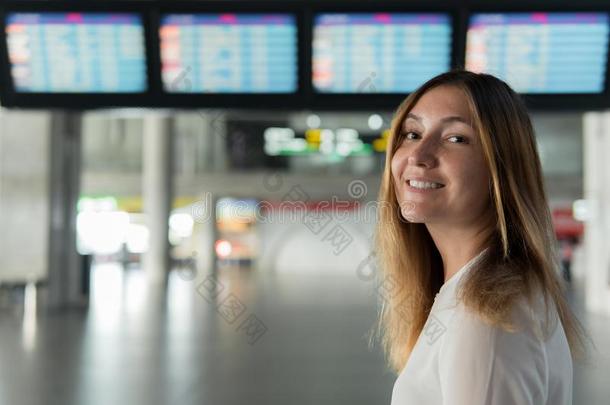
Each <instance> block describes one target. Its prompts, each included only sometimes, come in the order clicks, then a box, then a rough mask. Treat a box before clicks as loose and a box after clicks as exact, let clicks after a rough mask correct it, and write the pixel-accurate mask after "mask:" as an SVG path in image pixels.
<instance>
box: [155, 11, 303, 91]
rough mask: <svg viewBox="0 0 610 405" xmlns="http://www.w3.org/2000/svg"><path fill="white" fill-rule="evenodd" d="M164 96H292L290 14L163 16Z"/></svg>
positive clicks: (293, 60)
mask: <svg viewBox="0 0 610 405" xmlns="http://www.w3.org/2000/svg"><path fill="white" fill-rule="evenodd" d="M159 34H160V39H161V64H162V66H161V70H162V78H163V87H164V89H165V91H166V92H169V93H218V94H222V93H244V94H247V93H294V92H296V91H297V87H298V61H297V40H298V39H297V25H296V19H295V17H294V16H293V15H290V14H244V13H239V14H169V15H165V16H163V18H162V21H161V27H160V33H159Z"/></svg>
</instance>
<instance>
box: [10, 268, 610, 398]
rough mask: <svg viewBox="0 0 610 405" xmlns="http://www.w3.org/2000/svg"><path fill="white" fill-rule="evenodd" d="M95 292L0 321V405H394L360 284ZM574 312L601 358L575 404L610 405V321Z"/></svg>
mask: <svg viewBox="0 0 610 405" xmlns="http://www.w3.org/2000/svg"><path fill="white" fill-rule="evenodd" d="M92 279H93V290H92V296H91V305H90V309H89V311H77V310H74V311H64V312H61V313H55V314H47V315H39V316H38V318H37V319H26V320H25V321H24V319H23V317H22V311H21V312H20V311H19V310H13V311H8V310H3V311H2V312H1V313H0V370H1V371H0V404H10V405H21V404H27V405H30V404H32V405H34V404H45V405H51V404H52V405H54V404H58V405H60V404H61V405H70V404H79V405H80V404H86V405H97V404H112V405H118V404H129V405H133V404H147V405H149V404H179V405H187V404H198V405H201V404H205V405H208V404H211V405H216V404H218V405H232V404H236V405H237V404H239V405H243V404H264V405H274V404H282V405H284V404H291V405H293V404H294V405H299V404H334V405H336V404H343V403H344V404H350V405H358V404H363V405H364V404H367V405H370V404H389V403H390V396H391V390H392V385H393V383H394V379H395V376H394V375H393V374H392V373H391V372H390V371H389V370H388V369H387V368H386V366H385V365H384V362H383V357H382V355H381V351H380V349H379V348H378V347H374V348H372V349H371V348H369V346H368V332H369V331H370V330H371V328H373V327H374V325H375V317H376V310H377V309H376V304H375V302H376V301H375V297H374V291H375V288H374V285H373V284H372V283H373V282H372V281H365V280H363V279H362V278H359V277H358V276H357V275H356V274H355V273H354V275H353V277H351V276H349V275H342V276H331V275H328V274H312V275H308V276H306V275H302V274H299V275H289V274H286V273H281V274H278V275H271V274H267V275H265V276H261V275H257V274H256V273H251V272H248V271H231V272H227V273H224V274H223V276H222V277H220V276H219V277H218V278H209V279H207V281H206V278H205V276H203V275H201V276H198V277H195V278H194V279H193V277H192V274H189V273H181V272H173V273H172V275H171V276H170V279H169V282H168V285H167V288H166V289H163V288H147V287H146V283H145V279H144V278H143V274H142V272H141V271H138V270H127V271H125V270H122V269H121V268H119V267H116V266H112V265H106V266H99V267H97V268H96V270H95V271H94V274H93V276H92ZM204 281H205V282H204ZM214 283H216V284H214ZM571 299H572V300H573V302H574V307H575V308H576V309H577V310H578V311H580V312H579V313H581V317H582V319H583V321H584V322H585V324H586V325H587V326H588V327H589V328H590V331H591V333H592V335H593V338H594V339H595V342H596V344H597V347H598V351H599V352H598V353H596V354H594V356H593V359H592V361H593V363H594V364H591V365H588V366H579V365H576V367H575V368H576V369H575V387H574V388H575V392H574V394H575V401H574V403H575V404H585V405H596V404H600V405H601V404H608V403H610V400H609V398H610V384H609V383H608V381H610V380H609V379H608V378H609V373H610V350H609V349H608V343H610V319H608V318H603V317H599V316H592V315H590V314H583V313H582V309H581V305H580V303H581V302H582V298H581V297H579V295H578V294H576V293H573V297H572V298H571Z"/></svg>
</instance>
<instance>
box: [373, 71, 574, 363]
mask: <svg viewBox="0 0 610 405" xmlns="http://www.w3.org/2000/svg"><path fill="white" fill-rule="evenodd" d="M440 85H451V86H455V87H457V88H459V89H461V90H463V92H464V94H465V96H466V99H467V102H468V105H469V108H470V111H471V114H472V117H473V123H474V127H475V128H474V129H475V131H476V132H477V133H478V136H479V137H480V141H481V144H482V149H483V153H484V157H485V161H486V164H487V167H488V169H489V173H490V179H491V188H490V194H491V195H490V198H491V205H492V209H493V211H495V215H494V216H495V219H496V221H495V228H494V229H493V230H491V232H490V236H489V238H488V239H487V240H486V241H485V243H484V246H485V247H487V248H488V250H487V251H486V254H485V255H483V256H482V259H481V260H479V261H478V262H477V265H476V268H477V270H484V271H470V272H469V276H468V277H467V278H466V279H465V280H464V285H463V288H462V294H461V295H460V297H461V299H462V300H463V302H464V304H465V305H466V306H467V307H469V308H470V309H472V310H474V311H475V312H476V313H478V314H479V315H480V316H481V317H482V319H484V320H485V321H487V322H489V323H491V324H493V325H496V326H499V327H502V328H505V329H507V330H510V329H511V323H510V321H509V314H510V310H511V308H512V307H513V304H515V302H516V301H517V300H518V299H519V298H520V297H522V296H523V295H525V296H526V297H527V298H528V299H531V296H532V293H533V291H534V290H535V289H536V288H538V289H540V290H541V291H542V292H543V296H544V303H545V306H546V309H547V317H548V314H549V311H550V309H549V308H550V305H549V304H550V303H551V302H552V303H554V304H555V308H556V309H557V313H558V315H559V319H560V321H561V324H562V325H563V328H564V330H565V333H566V336H567V339H568V343H569V346H570V351H571V353H572V356H573V357H574V358H580V357H582V355H583V354H584V353H585V345H584V337H585V336H586V335H585V333H584V329H583V328H582V326H581V325H580V323H579V322H578V320H577V319H576V317H575V316H574V315H573V314H572V312H571V310H570V308H569V306H568V304H567V302H566V300H565V298H564V293H563V291H564V286H563V285H562V283H561V281H560V280H559V278H558V276H557V271H556V269H558V268H559V267H558V266H559V261H558V256H557V250H556V244H555V236H554V231H553V226H552V222H551V215H550V212H549V206H548V203H547V198H546V194H545V188H544V183H543V177H542V168H541V165H540V160H539V157H538V152H537V148H536V142H535V136H534V130H533V128H532V124H531V122H530V118H529V115H528V113H527V110H526V107H525V105H524V103H523V102H522V100H521V99H520V97H519V96H518V95H517V94H516V93H515V92H514V91H513V90H512V89H511V88H510V87H509V86H508V85H507V84H506V83H505V82H503V81H502V80H499V79H497V78H496V77H494V76H491V75H488V74H477V73H473V72H468V71H464V70H453V71H450V72H446V73H443V74H441V75H438V76H436V77H434V78H432V79H430V80H429V81H427V82H426V83H424V84H423V85H422V86H421V87H419V88H418V89H417V90H416V91H414V92H413V93H411V94H410V95H409V96H408V97H407V98H406V99H405V100H404V101H403V102H402V103H401V105H400V106H399V107H398V109H397V111H396V113H395V115H394V119H393V121H392V127H391V130H390V135H389V137H388V144H387V150H386V160H385V168H384V172H383V178H382V181H381V187H380V191H379V199H378V203H379V211H378V223H377V228H376V231H375V254H376V256H377V260H378V264H379V268H380V272H379V276H381V279H382V280H384V281H383V282H387V283H388V284H392V285H393V287H392V288H391V293H387V294H385V296H384V297H383V303H382V306H381V310H380V314H379V319H378V325H377V328H378V329H377V332H378V334H380V335H381V339H382V346H383V349H384V352H385V354H386V358H387V361H388V363H389V365H390V367H391V368H392V369H393V371H394V372H396V373H398V372H399V371H400V370H402V368H403V367H404V366H405V364H406V361H407V359H408V357H409V355H410V353H411V351H412V349H413V346H414V345H415V342H416V340H417V338H418V336H419V334H420V332H421V331H422V329H423V327H424V324H425V322H426V320H427V318H428V315H429V313H430V309H431V307H432V303H433V301H434V296H435V294H436V292H438V290H439V288H440V287H441V285H442V283H443V277H444V276H443V263H442V260H441V257H440V254H439V252H438V250H437V248H436V246H435V244H434V241H433V240H432V238H431V236H430V234H429V232H428V230H427V228H426V226H425V224H421V223H410V222H407V221H405V220H404V219H403V218H402V216H401V213H400V207H399V203H398V202H397V200H396V194H395V188H394V181H393V178H392V173H391V165H390V162H391V160H392V157H393V155H394V153H395V151H396V149H397V147H398V145H400V143H401V139H400V134H401V132H402V131H401V130H400V128H401V126H402V124H403V121H404V119H405V117H406V115H407V113H409V111H410V110H411V109H412V108H413V107H414V106H415V104H416V103H417V101H418V100H419V99H420V98H421V96H422V95H423V94H424V93H426V92H427V91H428V90H430V89H432V88H434V87H437V86H440ZM389 290H390V289H386V292H387V291H389ZM547 319H548V318H547Z"/></svg>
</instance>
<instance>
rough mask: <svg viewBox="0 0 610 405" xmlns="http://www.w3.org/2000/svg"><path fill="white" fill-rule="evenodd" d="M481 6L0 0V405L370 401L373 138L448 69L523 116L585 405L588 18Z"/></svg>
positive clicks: (522, 5) (606, 299)
mask: <svg viewBox="0 0 610 405" xmlns="http://www.w3.org/2000/svg"><path fill="white" fill-rule="evenodd" d="M487 3H488V2H484V1H456V0H454V1H449V2H447V1H444V2H439V1H426V2H421V1H402V2H382V3H375V4H373V3H371V2H364V1H349V2H348V1H308V2H307V1H266V2H256V1H228V0H227V1H225V0H217V1H194V0H193V1H146V0H141V1H101V0H100V1H87V0H80V1H28V0H22V1H3V2H2V3H1V4H0V25H1V29H0V229H1V230H2V232H1V234H0V403H6V404H88V405H89V404H91V405H93V404H140V403H147V404H169V403H172V404H223V405H224V404H227V405H228V404H243V403H252V404H284V403H290V404H312V403H316V404H322V403H334V404H337V403H346V404H347V403H349V404H354V405H355V404H383V403H386V404H389V402H390V398H391V392H392V386H393V384H394V380H395V378H396V376H395V375H394V374H393V373H392V372H391V370H389V369H388V367H387V365H386V364H385V363H384V360H383V354H382V351H381V348H380V347H379V346H378V345H376V344H369V337H370V333H371V331H372V330H373V329H374V327H375V321H376V316H377V311H378V309H379V305H380V303H381V302H383V300H384V297H386V295H385V294H387V289H386V287H387V286H383V285H380V284H379V283H378V280H377V279H376V277H375V276H376V274H377V271H378V269H377V267H376V264H375V257H374V253H373V251H372V236H373V230H374V226H375V221H376V204H375V201H376V198H377V194H378V191H379V185H380V180H381V174H382V169H383V165H384V161H385V147H386V139H387V136H388V130H389V127H390V123H391V119H392V115H393V111H394V110H395V108H396V107H397V106H398V104H399V103H400V101H401V100H402V99H404V97H405V96H406V95H407V94H408V93H409V92H410V91H413V90H414V89H415V88H417V86H419V85H421V84H423V83H424V82H425V81H426V80H428V79H429V78H431V77H433V76H435V75H437V74H439V73H441V72H444V71H447V70H449V69H451V68H453V67H465V68H467V69H469V70H472V71H477V72H489V73H492V74H495V75H497V76H498V77H500V78H502V79H504V80H506V81H507V82H508V83H509V84H510V85H511V86H513V88H514V89H515V90H516V91H518V92H519V93H520V94H521V95H522V96H523V98H524V100H525V101H526V103H527V105H528V108H529V109H530V112H531V117H532V120H533V124H534V127H535V131H536V137H537V138H536V141H537V144H538V150H539V153H540V157H541V159H542V165H543V170H544V176H545V182H546V187H547V193H548V197H549V203H550V209H551V212H552V214H553V222H554V227H555V234H556V237H557V246H558V248H559V251H560V253H561V262H562V267H561V268H560V269H558V272H559V273H560V276H561V277H562V278H563V279H564V280H565V282H566V286H567V289H566V294H567V297H568V299H569V301H570V304H571V305H572V308H573V309H574V311H576V313H577V315H578V317H579V319H580V320H581V322H582V323H583V324H584V326H585V327H586V329H587V330H588V331H589V333H590V334H591V337H592V340H593V342H594V344H595V348H594V349H593V350H592V352H591V355H590V358H589V359H588V360H587V361H585V362H580V363H575V371H574V403H575V404H587V405H588V404H607V403H608V398H609V397H610V386H609V385H608V384H607V381H608V380H607V379H608V372H610V349H609V347H608V343H610V255H609V254H608V252H610V249H609V248H610V245H609V244H608V236H607V235H610V209H609V208H610V207H609V205H610V192H608V190H610V160H609V159H607V156H606V155H607V153H608V152H610V112H609V111H608V108H609V107H610V84H609V83H610V81H609V80H608V78H609V77H610V76H609V75H610V72H609V70H608V60H609V59H608V58H609V55H608V44H609V41H608V39H609V36H610V6H608V4H607V2H604V1H578V2H576V1H528V2H520V1H519V2H514V1H511V2H506V1H499V2H494V4H493V6H491V5H489V4H487Z"/></svg>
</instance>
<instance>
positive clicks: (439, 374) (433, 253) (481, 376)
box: [376, 70, 584, 405]
mask: <svg viewBox="0 0 610 405" xmlns="http://www.w3.org/2000/svg"><path fill="white" fill-rule="evenodd" d="M386 156H387V159H386V163H385V170H384V174H383V179H382V184H381V190H380V195H379V203H380V204H379V206H380V210H379V222H378V228H377V230H376V245H377V246H376V250H377V257H378V259H379V261H380V263H379V264H380V268H381V270H382V272H381V275H382V276H383V277H382V278H383V279H384V280H386V281H387V280H391V283H392V284H394V285H395V288H392V289H391V290H386V291H389V292H388V293H387V294H386V296H384V297H383V298H384V302H383V306H382V309H381V314H380V318H379V330H380V331H381V332H382V342H383V346H384V349H385V352H386V355H387V358H388V362H389V364H390V366H391V367H392V368H393V370H394V371H396V372H397V373H399V376H398V378H397V380H396V382H395V384H394V389H393V393H392V405H411V404H413V405H420V404H426V405H435V404H444V405H449V404H450V405H483V404H485V405H490V404H491V405H508V404H511V405H513V404H514V405H529V404H531V405H541V404H552V405H563V404H571V403H572V357H573V356H574V357H580V356H581V355H582V354H583V353H584V345H583V343H584V340H583V336H584V335H583V331H582V328H581V326H580V324H579V323H578V321H577V319H576V318H574V316H573V315H572V313H571V311H570V309H569V307H568V305H567V303H566V301H565V299H564V296H563V292H562V288H563V287H562V285H561V284H560V279H559V277H558V275H557V271H558V270H557V269H558V268H559V267H558V257H557V254H556V252H555V250H554V246H555V245H554V233H553V228H552V224H551V216H550V213H549V208H548V205H547V199H546V196H545V191H544V185H543V180H542V170H541V166H540V160H539V158H538V153H537V150H536V142H535V138H534V131H533V129H532V125H531V122H530V119H529V116H528V113H527V111H526V108H525V106H524V104H523V103H522V101H521V100H520V98H519V96H518V95H517V94H516V93H515V92H514V91H513V90H512V89H511V88H510V87H509V86H508V85H507V84H506V83H504V82H503V81H501V80H499V79H497V78H495V77H493V76H491V75H487V74H476V73H472V72H467V71H463V70H455V71H451V72H447V73H444V74H441V75H439V76H437V77H434V78H432V79H431V80H429V81H428V82H426V83H425V84H423V85H422V86H421V87H420V88H419V89H418V90H416V91H415V92H413V93H412V94H410V95H409V96H408V97H407V98H406V99H405V101H404V102H403V103H402V104H401V106H400V107H399V108H398V111H397V113H396V115H395V118H394V121H393V123H392V129H391V135H390V136H389V141H388V146H387V155H386Z"/></svg>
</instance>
